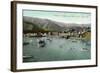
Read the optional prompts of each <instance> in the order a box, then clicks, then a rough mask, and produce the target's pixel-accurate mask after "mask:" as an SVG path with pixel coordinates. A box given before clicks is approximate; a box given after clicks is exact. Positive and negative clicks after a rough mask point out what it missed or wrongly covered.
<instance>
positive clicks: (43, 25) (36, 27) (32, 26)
mask: <svg viewBox="0 0 100 73" xmlns="http://www.w3.org/2000/svg"><path fill="white" fill-rule="evenodd" d="M23 26H24V28H23V29H24V31H27V30H28V31H29V30H30V31H65V30H67V29H71V28H82V27H90V24H74V23H63V22H57V21H53V20H50V19H43V18H36V17H28V16H24V17H23Z"/></svg>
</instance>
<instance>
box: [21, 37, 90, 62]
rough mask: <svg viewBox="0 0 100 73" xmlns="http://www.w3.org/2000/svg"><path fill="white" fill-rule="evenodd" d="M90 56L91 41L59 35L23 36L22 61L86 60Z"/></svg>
mask: <svg viewBox="0 0 100 73" xmlns="http://www.w3.org/2000/svg"><path fill="white" fill-rule="evenodd" d="M90 58H91V41H86V40H82V39H65V38H59V37H31V38H29V37H24V38H23V62H40V61H61V60H86V59H90Z"/></svg>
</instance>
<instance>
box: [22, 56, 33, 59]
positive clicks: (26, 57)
mask: <svg viewBox="0 0 100 73" xmlns="http://www.w3.org/2000/svg"><path fill="white" fill-rule="evenodd" d="M32 57H33V56H23V59H28V58H32Z"/></svg>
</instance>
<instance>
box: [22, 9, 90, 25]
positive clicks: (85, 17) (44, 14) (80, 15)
mask: <svg viewBox="0 0 100 73" xmlns="http://www.w3.org/2000/svg"><path fill="white" fill-rule="evenodd" d="M23 16H29V17H38V18H45V19H51V20H55V21H59V22H65V23H78V24H90V23H91V14H90V13H84V12H55V11H35V10H23Z"/></svg>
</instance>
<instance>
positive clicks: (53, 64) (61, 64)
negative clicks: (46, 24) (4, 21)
mask: <svg viewBox="0 0 100 73" xmlns="http://www.w3.org/2000/svg"><path fill="white" fill-rule="evenodd" d="M16 7H17V10H16V11H17V12H16V13H17V14H16V15H17V19H16V20H17V24H16V25H17V49H16V50H17V59H16V60H17V69H32V68H33V69H37V68H52V67H69V66H83V65H84V66H85V65H96V44H95V43H96V36H94V35H96V9H95V8H84V7H83V8H82V7H70V6H68V7H67V6H51V5H36V4H35V5H34V4H32V5H31V4H17V6H16ZM23 9H30V10H40V9H42V10H49V11H50V10H51V11H72V12H90V13H91V29H92V30H91V47H92V48H91V60H79V61H78V60H73V61H53V62H37V63H36V62H35V63H23V61H22V44H21V43H22V35H23V33H22V28H23V24H22V23H23V22H22V10H23Z"/></svg>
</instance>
